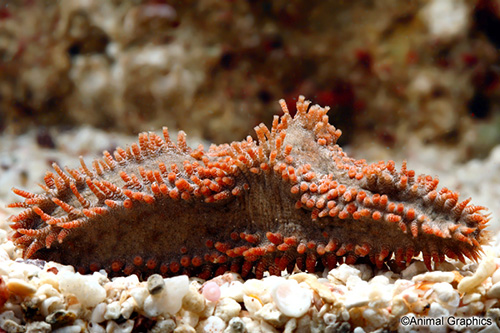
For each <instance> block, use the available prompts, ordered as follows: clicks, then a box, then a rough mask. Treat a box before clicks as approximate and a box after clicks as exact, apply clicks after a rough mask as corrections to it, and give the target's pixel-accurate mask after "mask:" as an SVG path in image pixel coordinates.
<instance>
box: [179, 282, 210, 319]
mask: <svg viewBox="0 0 500 333" xmlns="http://www.w3.org/2000/svg"><path fill="white" fill-rule="evenodd" d="M182 307H183V308H184V309H186V310H188V311H191V312H194V313H201V312H202V311H203V310H204V309H205V297H203V295H201V294H200V293H199V292H198V290H197V289H196V287H195V286H194V285H193V284H190V285H189V290H188V293H187V294H186V296H184V298H183V299H182Z"/></svg>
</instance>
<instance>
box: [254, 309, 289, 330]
mask: <svg viewBox="0 0 500 333" xmlns="http://www.w3.org/2000/svg"><path fill="white" fill-rule="evenodd" d="M255 317H256V318H259V319H262V320H264V322H267V323H269V324H271V325H273V326H274V327H283V325H285V323H286V321H287V320H288V318H287V317H286V315H285V314H284V313H282V312H280V310H278V309H277V308H276V305H274V304H272V303H267V304H266V305H264V306H263V307H262V309H260V310H259V311H257V312H256V313H255Z"/></svg>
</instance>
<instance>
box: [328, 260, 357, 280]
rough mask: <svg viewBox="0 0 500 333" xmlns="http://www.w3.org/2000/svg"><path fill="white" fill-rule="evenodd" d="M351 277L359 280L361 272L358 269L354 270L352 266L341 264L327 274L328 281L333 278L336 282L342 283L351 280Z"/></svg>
mask: <svg viewBox="0 0 500 333" xmlns="http://www.w3.org/2000/svg"><path fill="white" fill-rule="evenodd" d="M353 276H355V277H358V278H361V272H360V271H359V269H356V268H354V267H352V266H349V265H346V264H342V265H340V266H339V267H337V268H334V269H332V270H331V271H330V272H328V279H329V280H330V277H334V278H336V279H337V280H340V281H342V282H344V283H346V282H347V280H348V279H349V278H352V277H353Z"/></svg>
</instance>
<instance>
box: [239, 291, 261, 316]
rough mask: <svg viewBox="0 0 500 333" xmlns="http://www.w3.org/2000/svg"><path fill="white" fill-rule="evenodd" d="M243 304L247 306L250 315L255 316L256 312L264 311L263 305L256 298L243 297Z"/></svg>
mask: <svg viewBox="0 0 500 333" xmlns="http://www.w3.org/2000/svg"><path fill="white" fill-rule="evenodd" d="M243 304H245V308H246V309H247V310H248V312H250V315H252V316H253V315H254V314H255V312H257V311H259V310H260V309H262V303H261V302H260V301H259V300H258V299H257V298H255V297H251V296H247V295H245V296H243Z"/></svg>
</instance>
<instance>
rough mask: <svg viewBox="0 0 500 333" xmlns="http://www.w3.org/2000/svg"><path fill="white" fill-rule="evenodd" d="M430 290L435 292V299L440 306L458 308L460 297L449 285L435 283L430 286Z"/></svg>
mask: <svg viewBox="0 0 500 333" xmlns="http://www.w3.org/2000/svg"><path fill="white" fill-rule="evenodd" d="M432 289H433V290H434V291H435V292H436V296H437V299H438V301H439V302H440V303H441V304H443V305H448V306H451V307H453V308H456V307H458V305H459V304H460V296H459V295H458V292H457V291H456V290H455V289H453V286H452V285H451V284H449V283H446V282H440V283H436V284H434V285H433V286H432Z"/></svg>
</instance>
